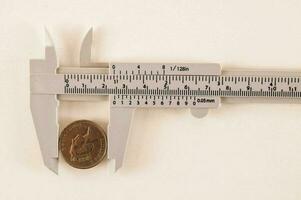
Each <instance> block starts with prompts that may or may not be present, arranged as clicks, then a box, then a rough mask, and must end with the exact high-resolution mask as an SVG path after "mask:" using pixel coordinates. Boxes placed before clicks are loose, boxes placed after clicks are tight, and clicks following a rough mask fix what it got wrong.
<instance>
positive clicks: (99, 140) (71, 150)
mask: <svg viewBox="0 0 301 200" xmlns="http://www.w3.org/2000/svg"><path fill="white" fill-rule="evenodd" d="M59 147H60V150H61V152H62V154H63V157H64V159H65V160H66V162H67V163H68V164H69V165H71V166H72V167H75V168H79V169H88V168H91V167H94V166H96V165H97V164H98V163H100V162H101V161H102V160H103V159H104V157H105V155H106V153H107V136H106V134H105V132H104V130H103V129H102V128H101V127H99V126H98V125H97V124H95V123H94V122H92V121H88V120H79V121H75V122H73V123H71V124H69V125H68V126H67V127H66V128H65V129H64V130H63V131H62V133H61V135H60V139H59Z"/></svg>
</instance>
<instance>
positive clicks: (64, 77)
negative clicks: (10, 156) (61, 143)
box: [30, 29, 301, 173]
mask: <svg viewBox="0 0 301 200" xmlns="http://www.w3.org/2000/svg"><path fill="white" fill-rule="evenodd" d="M46 35H47V37H48V41H49V43H48V45H47V46H46V48H45V58H44V59H34V60H31V61H30V90H31V95H30V104H31V111H32V115H33V120H34V125H35V128H36V132H37V135H38V139H39V143H40V148H41V152H42V156H43V160H44V163H45V165H46V166H47V167H48V168H49V169H50V170H52V171H54V172H55V173H57V172H58V136H59V127H58V121H57V120H58V119H57V106H58V100H80V101H89V100H91V98H97V96H99V95H108V96H109V101H110V116H109V125H108V130H107V137H108V155H107V156H108V159H112V160H114V161H115V170H117V169H118V168H120V167H121V166H122V162H123V158H124V153H125V148H126V144H127V139H128V134H129V129H130V124H131V118H132V116H133V112H134V110H135V109H136V108H140V107H144V108H145V107H146V108H158V107H161V108H162V107H163V108H189V109H190V111H191V114H192V115H193V116H195V117H198V118H201V117H204V116H205V115H206V114H207V113H208V109H210V108H217V107H219V105H220V104H221V102H223V103H224V102H229V103H241V102H246V103H248V102H256V103H260V102H262V103H300V98H301V73H300V72H285V71H262V70H259V71H247V70H241V71H240V70H236V71H222V70H221V66H220V65H219V64H208V63H114V62H112V63H93V62H91V46H92V38H93V30H92V29H90V30H89V32H88V33H87V35H86V36H85V38H84V40H83V42H82V46H81V50H80V66H79V67H69V68H68V67H60V66H59V62H58V59H57V56H56V52H55V47H54V45H53V43H52V42H51V39H50V37H49V34H48V33H46Z"/></svg>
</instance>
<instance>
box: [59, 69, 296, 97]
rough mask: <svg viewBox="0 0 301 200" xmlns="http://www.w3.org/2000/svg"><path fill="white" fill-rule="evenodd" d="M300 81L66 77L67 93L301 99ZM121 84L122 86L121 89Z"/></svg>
mask: <svg viewBox="0 0 301 200" xmlns="http://www.w3.org/2000/svg"><path fill="white" fill-rule="evenodd" d="M300 79H301V77H268V76H264V77H258V76H209V75H207V76H193V75H189V76H180V75H160V74H159V75H99V74H97V75H95V74H65V75H64V82H65V86H64V93H65V94H85V95H117V94H118V95H164V96H165V95H173V96H174V95H176V96H220V97H290V98H298V97H301V91H298V90H297V88H301V84H300ZM118 82H122V85H121V86H120V84H118ZM174 85H176V86H177V87H173V86H174ZM179 86H180V87H179ZM151 88H153V89H151ZM211 88H213V89H211ZM232 88H233V89H232ZM253 88H255V89H258V88H260V89H259V90H254V89H253ZM278 88H279V89H278Z"/></svg>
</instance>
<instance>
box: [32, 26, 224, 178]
mask: <svg viewBox="0 0 301 200" xmlns="http://www.w3.org/2000/svg"><path fill="white" fill-rule="evenodd" d="M46 37H47V40H48V43H47V46H46V47H45V59H34V60H30V76H31V78H30V79H31V81H30V87H31V93H30V106H31V112H32V116H33V121H34V126H35V129H36V133H37V136H38V140H39V144H40V149H41V152H42V157H43V161H44V164H45V165H46V166H47V167H48V168H49V169H50V170H52V171H53V172H55V173H58V157H59V153H58V138H59V125H58V112H57V108H58V100H59V99H61V98H63V99H65V100H66V99H67V100H77V101H89V100H91V97H89V96H86V97H84V98H83V97H81V98H77V97H76V96H71V97H68V98H67V97H66V98H64V97H63V96H64V95H62V96H61V95H60V96H58V95H56V94H38V93H35V92H34V89H33V88H35V87H36V84H37V81H35V78H34V76H35V75H41V74H42V75H44V74H46V75H55V74H57V72H64V73H68V71H69V72H70V70H71V71H72V73H84V72H87V71H89V72H97V73H112V67H111V65H109V64H108V63H93V62H91V50H92V41H93V29H92V28H91V29H90V30H89V31H88V33H87V34H86V36H85V38H84V40H83V42H82V46H81V50H80V67H79V68H78V67H77V68H75V67H72V68H69V69H68V68H63V69H62V66H59V62H58V59H57V56H56V52H55V47H54V45H53V42H52V40H51V38H50V35H49V33H48V32H47V31H46ZM195 67H196V68H197V69H196V70H195V71H197V74H195V75H202V74H206V75H221V67H220V65H218V64H201V67H200V65H198V66H195ZM83 68H85V69H83ZM111 96H112V95H110V96H109V101H110V102H112V99H111V98H112V97H111ZM213 98H214V99H215V104H213V105H212V104H211V105H210V108H214V107H215V108H217V107H218V106H219V105H220V97H213ZM208 109H209V107H208V108H206V107H203V108H193V109H191V110H190V111H191V114H192V115H193V116H195V117H197V118H201V117H204V116H206V114H207V113H208ZM134 110H135V108H125V107H116V106H113V105H112V104H111V103H110V116H109V125H108V130H107V137H108V155H107V156H108V159H110V160H114V161H115V163H114V170H115V171H116V170H117V169H119V168H120V167H121V166H122V163H123V160H124V155H125V149H126V144H127V140H128V134H129V132H130V127H131V121H132V118H133V113H134Z"/></svg>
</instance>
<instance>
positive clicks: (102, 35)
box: [0, 0, 301, 200]
mask: <svg viewBox="0 0 301 200" xmlns="http://www.w3.org/2000/svg"><path fill="white" fill-rule="evenodd" d="M300 10H301V2H300V1H297V0H295V1H294V0H286V1H281V0H278V1H277V0H260V1H259V0H252V1H251V0H248V1H240V0H227V1H225V0H224V1H223V0H210V1H209V0H208V1H205V0H191V1H189V0H186V1H185V0H160V1H156V0H152V1H143V0H131V1H124V0H119V1H118V0H110V1H104V0H90V1H84V0H81V1H70V0H52V1H42V0H26V1H17V0H0V27H1V28H0V91H1V93H0V103H1V104H0V112H1V115H0V124H1V131H0V136H1V140H0V199H1V200H2V199H3V200H7V199H64V200H66V199H73V200H76V199H102V200H105V199H112V200H113V199H129V200H130V199H131V200H132V199H206V200H211V199H212V200H213V199H214V200H215V199H216V200H217V199H229V200H236V199H237V200H238V199H239V200H240V199H246V200H247V199H256V200H260V199H262V200H263V199H264V200H267V199H271V200H278V199H283V200H284V199H285V200H289V199H294V200H297V199H301V190H300V188H301V155H300V152H301V131H300V130H301V123H300V118H301V106H300V105H260V104H254V105H246V104H245V105H243V104H242V105H225V104H224V105H222V107H221V108H220V109H217V110H212V111H211V112H210V113H209V115H208V116H207V117H206V118H204V119H201V120H199V119H195V118H193V117H192V116H190V114H189V112H188V110H138V111H137V112H136V115H135V118H134V125H133V128H132V132H131V135H130V139H129V146H128V149H127V154H126V159H125V163H124V167H123V168H122V169H121V170H120V171H118V172H117V173H116V174H111V173H110V172H109V171H110V170H109V169H108V168H109V163H108V162H106V163H102V164H101V165H99V166H97V167H95V168H93V169H91V170H76V169H73V168H71V167H69V166H68V165H66V164H65V162H64V161H63V160H62V159H61V162H60V166H59V167H60V175H59V176H56V175H55V174H53V173H52V172H50V171H49V170H48V169H47V168H45V167H44V166H43V163H42V158H41V154H40V150H39V146H38V140H37V138H36V135H35V130H34V126H33V122H32V119H31V114H30V110H29V66H28V64H29V59H30V58H41V57H43V53H44V52H43V41H44V33H43V26H44V25H45V26H47V27H48V28H49V30H50V32H51V35H52V36H53V39H54V42H55V44H56V47H57V52H58V56H59V59H60V64H62V65H76V64H78V53H79V46H80V42H81V40H82V37H83V36H84V34H85V32H86V31H87V30H88V28H89V27H90V26H94V28H95V43H94V44H95V49H94V58H95V60H97V61H103V62H109V61H129V62H131V61H143V62H148V61H150V62H156V61H157V62H160V61H162V62H164V61H166V62H220V63H221V64H222V65H223V67H224V68H229V67H242V68H247V67H248V68H249V67H251V68H252V67H255V66H258V67H259V66H260V67H265V68H275V66H276V67H277V68H287V69H289V68H290V69H297V70H301V23H300V19H301V12H300ZM107 114H108V108H107V104H106V103H86V104H79V103H73V104H62V105H61V107H60V119H61V123H62V124H66V123H68V122H70V121H72V120H75V119H80V118H88V119H91V120H94V121H97V122H99V123H100V125H102V126H103V127H105V126H106V123H107Z"/></svg>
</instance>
